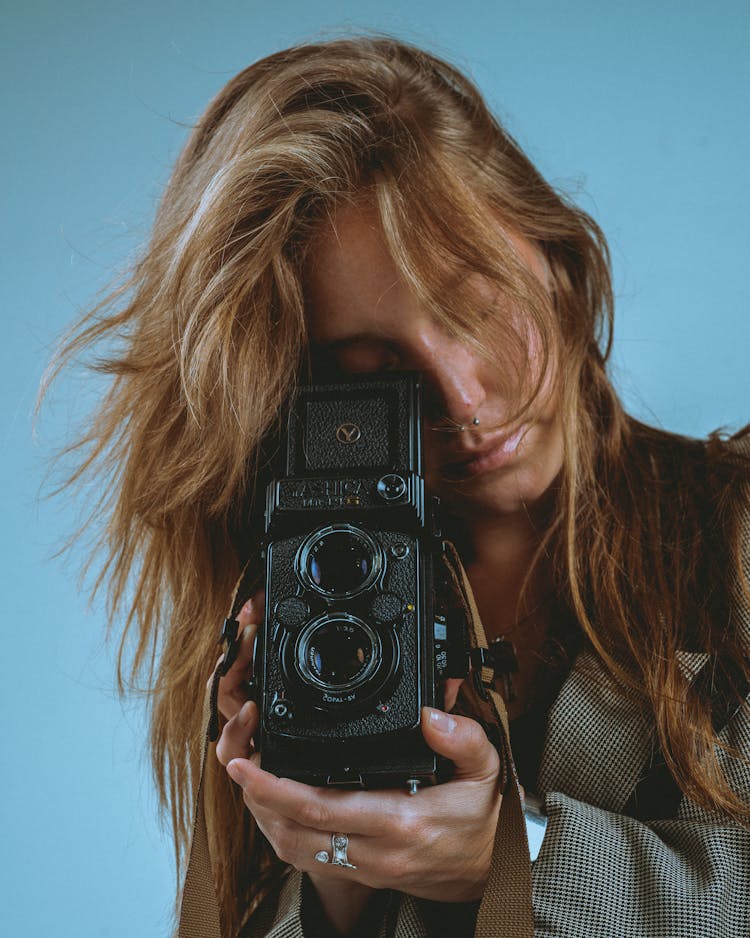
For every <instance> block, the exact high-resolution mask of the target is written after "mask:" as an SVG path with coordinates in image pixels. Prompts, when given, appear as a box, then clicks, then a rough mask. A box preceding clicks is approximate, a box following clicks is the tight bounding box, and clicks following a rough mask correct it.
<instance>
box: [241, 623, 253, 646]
mask: <svg viewBox="0 0 750 938" xmlns="http://www.w3.org/2000/svg"><path fill="white" fill-rule="evenodd" d="M253 635H255V626H254V625H246V626H245V628H244V629H243V630H242V641H243V642H249V641H250V639H251V638H252V637H253Z"/></svg>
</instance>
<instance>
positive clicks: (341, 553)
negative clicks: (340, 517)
mask: <svg viewBox="0 0 750 938" xmlns="http://www.w3.org/2000/svg"><path fill="white" fill-rule="evenodd" d="M383 565H384V562H383V551H382V548H381V547H380V545H379V544H378V543H377V541H376V540H375V539H374V538H373V537H372V536H371V535H370V534H368V533H367V531H365V530H364V529H362V528H360V527H357V526H356V525H353V524H346V523H342V524H329V525H326V526H325V527H323V528H318V529H317V530H315V531H313V532H312V534H310V536H309V537H307V538H306V539H305V540H304V541H303V543H302V544H301V545H300V548H299V551H298V552H297V556H296V558H295V571H296V573H297V576H298V577H299V579H300V581H301V582H302V584H303V585H304V586H306V587H307V588H308V589H311V590H313V591H314V592H316V593H318V594H319V595H322V596H326V597H329V598H331V599H349V598H351V597H352V596H357V595H359V594H360V593H362V592H364V591H365V590H366V589H369V588H370V587H371V586H372V585H373V584H374V583H375V582H376V581H377V579H378V577H379V576H380V573H381V571H382V569H383Z"/></svg>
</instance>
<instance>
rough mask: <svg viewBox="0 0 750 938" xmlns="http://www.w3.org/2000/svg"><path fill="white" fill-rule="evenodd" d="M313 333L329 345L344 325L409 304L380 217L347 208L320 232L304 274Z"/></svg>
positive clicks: (358, 208)
mask: <svg viewBox="0 0 750 938" xmlns="http://www.w3.org/2000/svg"><path fill="white" fill-rule="evenodd" d="M304 291H305V307H306V314H307V317H308V325H309V328H310V333H311V336H312V338H313V339H314V340H315V341H321V342H322V341H326V340H327V339H328V338H329V336H328V333H330V332H331V330H333V331H334V332H335V331H336V329H337V327H338V326H339V325H340V324H341V320H344V321H346V320H347V319H351V320H358V319H360V318H361V317H362V316H363V315H366V314H369V316H370V317H371V318H373V319H377V318H378V313H382V312H383V310H384V309H387V308H390V307H392V306H393V305H394V304H395V303H396V302H403V301H404V299H406V297H407V294H408V292H409V291H407V290H406V285H405V284H404V282H403V278H402V276H401V273H400V271H399V270H398V268H397V266H396V264H395V262H394V260H393V258H392V257H391V254H390V252H389V250H388V246H387V244H386V240H385V235H384V233H383V230H382V226H381V224H380V219H379V216H378V214H377V212H376V211H375V210H374V209H373V208H371V207H368V206H366V205H347V206H345V207H344V208H341V209H339V210H338V211H337V212H336V214H335V215H334V216H333V217H332V218H331V219H330V220H328V221H326V223H325V224H324V225H323V226H321V228H320V229H319V231H318V233H317V235H316V237H315V239H314V241H313V243H312V245H311V249H310V252H309V255H308V258H307V263H306V265H305V271H304Z"/></svg>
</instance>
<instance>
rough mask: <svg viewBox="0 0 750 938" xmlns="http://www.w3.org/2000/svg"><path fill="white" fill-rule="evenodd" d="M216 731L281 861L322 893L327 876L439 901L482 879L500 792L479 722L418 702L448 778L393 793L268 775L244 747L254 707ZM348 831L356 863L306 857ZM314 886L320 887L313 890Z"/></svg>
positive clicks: (459, 898)
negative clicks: (448, 764)
mask: <svg viewBox="0 0 750 938" xmlns="http://www.w3.org/2000/svg"><path fill="white" fill-rule="evenodd" d="M245 706H246V708H247V710H248V713H247V715H245V714H243V716H246V721H245V720H237V721H232V723H231V724H230V725H228V726H227V727H226V728H225V732H224V734H223V736H222V740H221V741H220V745H219V748H218V750H217V754H218V755H219V759H220V760H221V761H222V763H224V764H225V765H226V766H227V771H228V772H229V775H230V776H231V777H232V778H233V779H234V781H235V782H236V783H237V784H238V785H240V786H241V787H242V789H243V793H244V801H245V804H246V805H247V807H248V809H249V810H250V812H251V813H252V814H253V816H254V818H255V819H256V821H257V823H258V826H259V827H260V829H261V830H262V831H263V833H264V834H265V836H266V837H267V838H268V840H269V841H270V843H271V845H272V847H273V848H274V850H275V851H276V854H277V855H278V856H279V858H280V859H281V860H283V861H284V862H286V863H289V864H291V865H292V866H294V867H295V868H296V869H298V870H301V871H304V872H306V873H308V874H309V875H310V877H311V879H312V880H313V882H314V883H315V884H316V886H318V887H323V889H325V888H326V887H327V888H329V889H330V888H331V887H332V886H334V885H335V883H334V882H332V880H334V881H336V880H337V881H338V882H339V883H340V884H341V883H342V880H344V881H353V882H359V883H361V884H363V885H366V886H370V887H373V888H375V889H396V890H398V891H400V892H405V893H410V894H411V895H414V896H419V897H421V898H425V899H435V900H438V901H440V902H463V901H469V900H473V899H479V898H480V897H481V895H482V893H483V891H484V886H485V883H486V881H487V877H488V875H489V869H490V862H491V859H492V849H493V845H494V839H495V828H496V825H497V818H498V814H499V811H500V803H501V800H502V796H501V794H500V791H499V786H498V773H499V762H500V760H499V758H498V755H497V752H496V751H495V749H494V747H493V746H492V744H491V743H490V742H489V740H488V739H487V736H486V734H485V732H484V730H483V729H482V728H481V726H480V725H479V724H478V723H477V722H476V721H474V720H472V719H469V718H468V717H459V716H453V715H451V714H447V713H443V712H442V711H440V710H433V709H430V708H424V709H423V711H422V732H423V734H424V738H425V741H426V742H427V744H428V745H429V746H430V748H431V749H433V750H434V751H435V752H437V753H439V754H440V755H443V756H446V757H447V758H449V759H451V761H452V762H453V763H454V764H455V767H456V768H455V775H454V776H453V777H452V778H451V779H450V780H449V781H447V782H444V783H443V784H441V785H436V786H431V787H429V788H423V789H420V791H419V792H418V794H416V795H410V794H408V792H407V791H406V790H405V789H403V790H401V789H398V790H395V789H389V790H381V791H341V790H337V789H328V788H315V787H312V786H309V785H304V784H302V783H300V782H295V781H292V780H291V779H284V778H277V777H276V776H274V775H271V774H269V773H268V772H264V771H263V769H261V768H260V765H259V762H260V756H259V755H257V754H256V755H252V756H251V757H250V758H249V759H246V758H237V756H240V755H242V754H245V753H247V752H248V750H249V748H250V746H251V739H252V736H253V733H254V732H255V729H256V726H257V708H256V707H255V704H246V705H245ZM333 833H345V834H347V835H348V837H349V845H348V858H349V860H350V862H351V863H354V864H356V867H357V869H356V870H353V869H345V868H344V869H342V868H341V867H339V866H335V865H333V864H330V863H327V864H322V863H319V862H317V861H316V860H315V854H316V853H318V852H319V851H322V850H326V851H328V852H329V853H330V852H331V835H332V834H333ZM319 891H320V889H319Z"/></svg>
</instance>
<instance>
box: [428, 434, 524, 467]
mask: <svg viewBox="0 0 750 938" xmlns="http://www.w3.org/2000/svg"><path fill="white" fill-rule="evenodd" d="M527 429H528V428H527V427H525V426H523V427H520V428H519V429H518V430H516V431H515V433H512V434H510V435H509V436H504V437H500V438H499V439H496V440H493V441H492V442H491V443H488V444H486V445H485V446H482V447H480V448H478V449H476V450H469V451H467V452H465V453H464V454H463V456H462V458H460V459H458V460H456V461H454V462H449V463H446V464H445V465H444V466H443V475H444V476H445V477H446V478H449V479H454V480H455V479H466V478H470V477H472V476H477V475H480V474H481V473H483V472H489V471H490V470H492V469H499V468H500V467H502V466H505V465H507V464H508V463H510V462H511V461H512V459H513V458H514V457H515V455H516V452H517V450H518V447H519V444H520V443H521V440H522V439H523V437H524V435H525V433H526V430H527Z"/></svg>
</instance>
